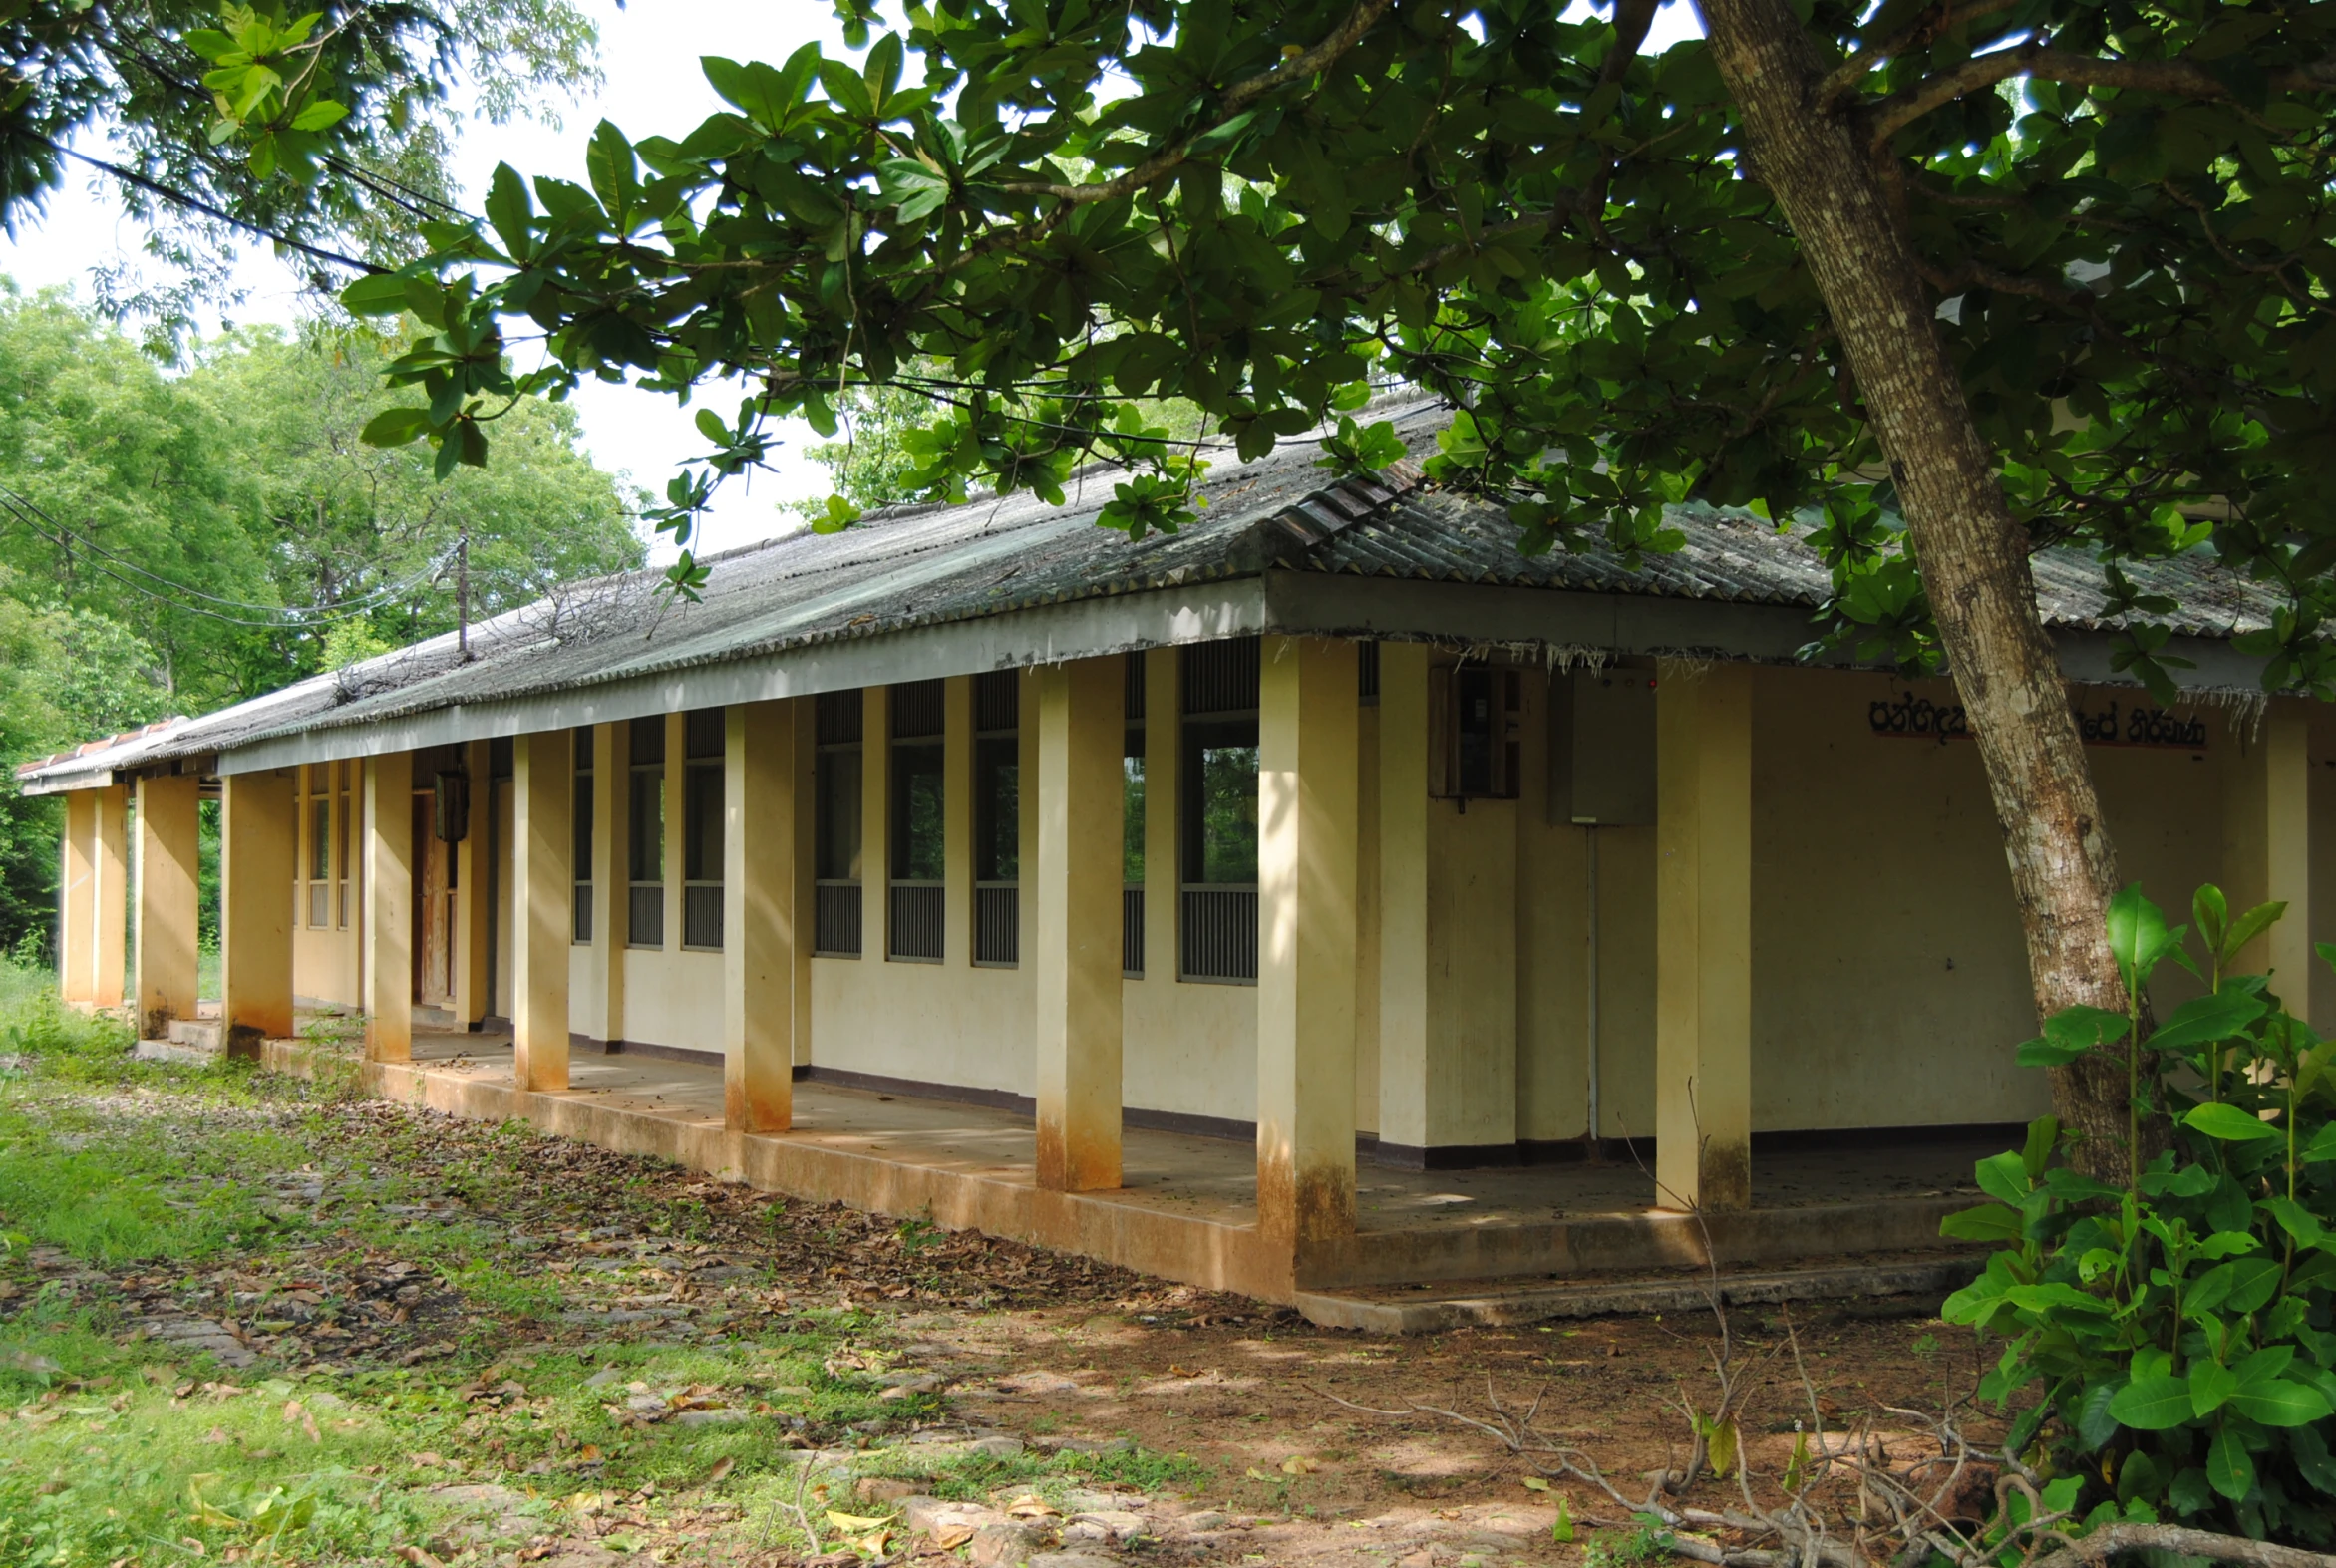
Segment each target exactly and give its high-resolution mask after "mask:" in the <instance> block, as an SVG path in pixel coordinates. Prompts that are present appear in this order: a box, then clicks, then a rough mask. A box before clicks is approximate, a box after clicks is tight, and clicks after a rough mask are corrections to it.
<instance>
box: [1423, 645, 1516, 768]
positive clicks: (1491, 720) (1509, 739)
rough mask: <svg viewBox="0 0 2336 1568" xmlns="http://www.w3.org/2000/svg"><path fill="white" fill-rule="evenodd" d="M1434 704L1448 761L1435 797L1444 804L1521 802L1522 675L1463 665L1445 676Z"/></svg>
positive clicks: (1509, 671)
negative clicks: (1455, 800) (1518, 789)
mask: <svg viewBox="0 0 2336 1568" xmlns="http://www.w3.org/2000/svg"><path fill="white" fill-rule="evenodd" d="M1434 700H1435V707H1436V708H1437V709H1438V710H1440V712H1438V713H1437V714H1435V715H1434V716H1433V718H1434V719H1435V721H1436V724H1437V728H1438V730H1439V731H1440V732H1441V734H1442V737H1443V746H1442V753H1443V756H1442V758H1441V759H1440V761H1441V763H1442V767H1441V769H1440V770H1439V772H1440V774H1441V776H1442V777H1441V779H1440V780H1439V781H1438V785H1437V787H1436V788H1435V789H1434V791H1433V792H1434V793H1435V794H1436V795H1437V796H1438V797H1439V798H1443V799H1452V798H1456V797H1457V798H1459V799H1463V800H1466V799H1471V798H1476V799H1494V800H1513V799H1514V798H1516V786H1517V774H1518V772H1519V768H1518V750H1519V743H1518V735H1517V731H1518V723H1517V708H1518V700H1519V692H1518V680H1517V672H1516V671H1514V670H1497V669H1493V668H1491V667H1489V666H1486V665H1482V664H1478V665H1469V664H1462V665H1458V666H1456V667H1454V668H1452V669H1449V670H1445V671H1443V672H1442V673H1441V676H1440V678H1439V680H1438V682H1437V684H1436V687H1435V688H1434Z"/></svg>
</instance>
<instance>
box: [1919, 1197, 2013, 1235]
mask: <svg viewBox="0 0 2336 1568" xmlns="http://www.w3.org/2000/svg"><path fill="white" fill-rule="evenodd" d="M1938 1233H1939V1234H1940V1235H1942V1236H1952V1237H1954V1238H1955V1239H1956V1240H1958V1241H2017V1240H2019V1239H2020V1237H2021V1236H2022V1235H2023V1234H2025V1227H2024V1225H2023V1223H2022V1221H2021V1218H2020V1211H2019V1210H2018V1209H2016V1208H2010V1207H2007V1206H2006V1205H2004V1204H2001V1203H1982V1204H1980V1205H1979V1206H1978V1207H1977V1208H1968V1209H1957V1210H1956V1211H1955V1212H1954V1213H1952V1214H1949V1215H1948V1216H1947V1217H1946V1218H1944V1219H1942V1220H1940V1221H1939V1222H1938Z"/></svg>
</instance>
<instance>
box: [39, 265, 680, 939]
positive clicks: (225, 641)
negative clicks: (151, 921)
mask: <svg viewBox="0 0 2336 1568" xmlns="http://www.w3.org/2000/svg"><path fill="white" fill-rule="evenodd" d="M399 346H400V345H399V344H398V343H396V342H389V343H384V342H382V341H381V340H378V339H376V338H375V337H373V335H372V334H370V333H366V332H330V331H325V330H323V329H317V330H314V331H312V332H309V333H307V334H304V335H302V336H298V337H287V336H284V335H282V334H279V333H276V332H274V331H269V330H249V331H244V332H239V333H236V334H233V335H231V336H228V337H225V338H222V339H218V340H214V341H211V342H207V343H203V344H200V345H198V346H196V348H195V350H194V353H193V355H192V363H191V365H190V367H189V368H188V369H186V370H185V371H184V372H183V373H182V374H177V375H169V374H166V373H165V372H164V371H163V370H162V369H161V368H160V367H159V366H158V365H157V364H156V363H155V361H154V360H153V359H152V358H151V357H150V356H148V355H147V354H145V353H144V352H142V351H141V350H140V348H139V347H138V345H137V344H135V343H133V342H132V341H131V340H130V339H129V338H127V337H126V336H125V335H124V334H122V333H121V332H120V331H118V330H116V329H114V328H113V327H111V326H109V325H106V324H104V323H103V322H101V321H99V320H98V319H96V318H94V317H93V316H92V315H91V314H90V313H89V312H87V311H85V310H83V309H80V308H78V307H76V306H75V305H74V304H73V303H72V302H71V301H70V300H68V299H66V298H64V297H62V296H59V295H55V294H43V295H36V296H33V297H30V298H27V297H24V296H21V295H17V294H14V293H13V292H8V293H0V768H6V767H10V766H13V765H14V764H15V763H17V762H19V761H22V760H23V759H25V758H27V757H31V756H37V755H39V754H41V753H43V752H47V751H50V750H52V749H54V748H56V747H59V746H63V745H68V744H72V743H76V742H80V741H85V740H89V739H91V738H92V737H95V736H102V735H108V734H112V733H114V732H116V731H119V730H122V729H126V728H129V727H131V726H134V725H138V724H143V723H146V722H147V721H149V720H153V719H158V718H162V717H164V716H165V715H167V714H173V713H199V712H202V711H204V710H206V709H209V708H214V707H217V706H219V705H221V704H223V703H228V702H234V701H238V700H240V699H242V698H245V697H250V696H254V695H257V694H259V693H261V692H266V691H271V690H273V689H275V688H276V687H279V686H282V685H284V684H285V683H286V682H288V681H291V680H295V679H297V678H299V677H301V676H304V675H308V674H311V673H313V672H315V671H316V670H319V669H322V668H326V667H328V666H331V665H334V664H337V663H341V662H345V661H346V660H347V659H348V658H350V657H354V656H359V655H362V654H363V653H365V652H366V651H368V650H369V649H374V648H381V647H388V646H395V645H398V644H401V643H405V642H408V641H412V640H415V639H418V638H422V637H429V636H435V635H438V634H440V633H442V632H445V631H448V630H451V629H452V628H453V627H454V626H455V625H456V622H457V619H458V617H459V616H460V615H461V614H462V613H463V611H464V608H465V606H464V605H463V604H461V603H459V602H458V588H459V586H461V585H460V584H459V582H458V567H459V565H460V562H459V560H458V551H459V547H460V545H461V544H462V542H463V541H464V540H466V539H468V541H469V545H470V548H469V552H468V553H469V581H468V591H469V601H468V611H469V614H470V615H471V617H472V618H473V619H478V618H481V617H484V616H487V615H491V614H494V613H496V612H498V611H500V610H503V609H508V608H511V607H513V606H514V605H517V604H520V603H524V602H526V601H527V600H529V599H532V598H534V597H535V596H537V595H538V594H540V593H541V592H542V591H543V590H544V589H545V588H547V587H549V586H550V585H551V584H552V583H553V582H555V581H558V580H560V579H562V578H566V577H575V576H584V575H590V574H593V573H597V572H605V571H614V570H619V569H628V568H632V567H637V566H639V565H640V564H641V563H642V561H643V559H644V557H645V550H644V547H643V545H642V542H641V540H640V538H639V537H638V535H637V534H636V533H635V532H634V530H633V521H632V519H633V517H634V515H635V514H636V512H637V510H638V507H639V505H640V503H641V502H642V500H643V499H645V497H643V496H641V495H640V494H639V493H638V492H637V491H634V490H632V489H631V488H630V487H629V486H628V485H626V484H625V483H623V482H622V481H621V480H619V479H617V478H615V477H612V476H611V475H609V474H607V473H604V472H602V471H600V470H598V469H596V468H594V467H593V465H592V464H591V462H590V460H589V459H588V458H586V457H585V456H584V454H583V452H582V451H581V449H580V447H579V445H578V436H577V426H576V419H575V414H574V411H573V410H571V409H569V408H567V407H566V406H565V405H555V404H546V403H541V402H536V401H532V400H530V401H527V402H524V403H521V404H519V405H518V406H516V407H515V408H513V409H512V411H511V412H510V414H509V415H508V416H507V417H506V419H505V420H504V422H503V426H502V428H503V430H504V431H505V432H506V433H507V439H506V440H505V441H504V443H503V447H502V456H504V457H505V458H507V460H508V461H506V462H500V463H498V464H497V466H496V468H495V469H494V470H490V471H479V470H464V471H463V472H462V473H460V474H458V475H456V476H455V477H454V478H453V479H450V480H446V481H441V480H439V479H438V478H437V477H436V475H435V474H434V473H433V472H432V471H431V463H430V459H429V455H428V454H427V453H424V452H421V451H419V450H408V451H401V452H384V451H381V450H379V449H376V448H372V447H367V446H366V445H364V444H363V443H362V442H360V441H359V440H358V439H357V431H358V429H359V428H360V427H362V426H363V425H364V424H365V422H366V421H367V420H368V419H369V418H371V417H372V416H373V415H374V414H375V413H376V412H378V411H379V410H380V409H381V408H383V407H384V406H386V405H387V404H388V403H389V401H390V398H391V394H390V393H389V392H388V391H387V390H386V389H385V388H384V387H383V386H382V384H381V367H382V366H383V365H384V364H386V363H387V362H388V361H389V359H391V358H392V357H393V356H394V355H395V354H396V353H397V352H398V348H399ZM52 805H53V802H47V801H28V800H25V799H23V798H22V797H20V796H18V795H17V794H16V793H15V791H14V788H13V784H12V781H10V780H9V779H8V778H7V777H6V776H5V775H0V948H5V947H9V946H12V945H13V944H14V943H15V942H16V941H18V940H19V939H20V938H21V937H22V936H23V934H24V932H26V931H27V930H34V931H38V930H44V929H45V928H46V925H47V921H48V916H49V909H48V901H49V898H50V889H51V888H52V886H53V884H54V878H55V874H56V853H55V850H56V839H55V822H54V812H53V811H52V810H51V809H50V807H51V806H52Z"/></svg>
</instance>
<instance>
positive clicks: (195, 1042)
mask: <svg viewBox="0 0 2336 1568" xmlns="http://www.w3.org/2000/svg"><path fill="white" fill-rule="evenodd" d="M167 1038H168V1040H169V1042H170V1044H172V1045H174V1046H193V1047H196V1048H197V1049H200V1050H203V1051H210V1052H216V1051H217V1050H218V1049H219V1046H220V1043H221V1042H222V1041H223V1040H224V1039H225V1038H226V1026H225V1025H224V1024H222V1023H220V1022H219V1021H218V1020H217V1019H215V1018H174V1019H172V1020H170V1027H169V1031H168V1036H167Z"/></svg>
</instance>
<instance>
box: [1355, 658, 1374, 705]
mask: <svg viewBox="0 0 2336 1568" xmlns="http://www.w3.org/2000/svg"><path fill="white" fill-rule="evenodd" d="M1355 700H1356V701H1357V702H1359V703H1361V704H1362V705H1363V706H1364V707H1365V708H1376V707H1377V706H1379V645H1378V644H1377V643H1375V642H1369V641H1365V642H1360V643H1357V644H1356V645H1355Z"/></svg>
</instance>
